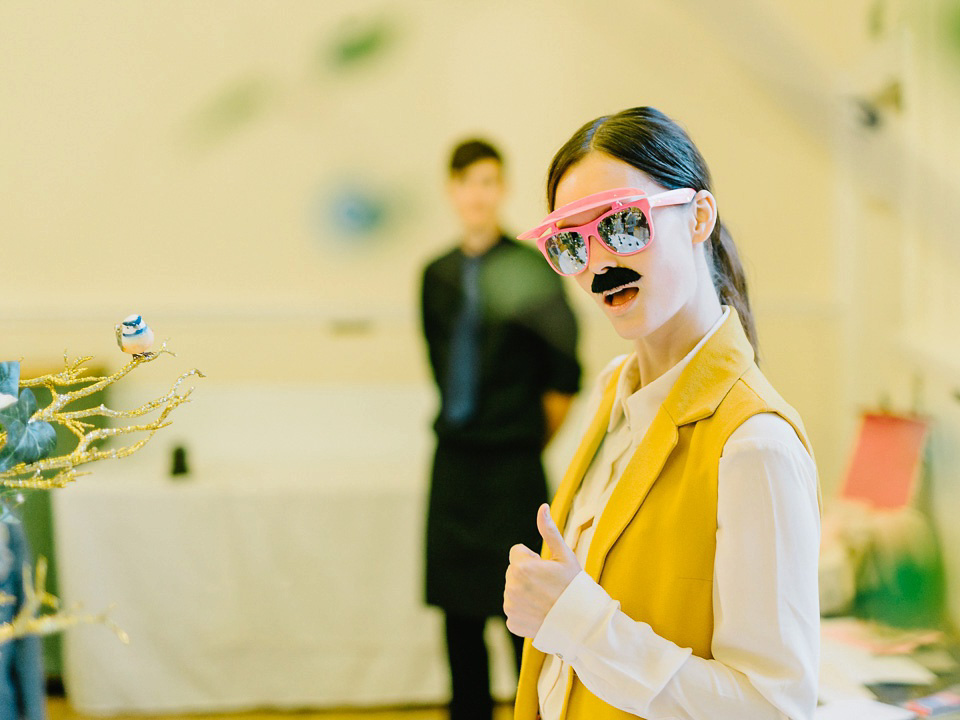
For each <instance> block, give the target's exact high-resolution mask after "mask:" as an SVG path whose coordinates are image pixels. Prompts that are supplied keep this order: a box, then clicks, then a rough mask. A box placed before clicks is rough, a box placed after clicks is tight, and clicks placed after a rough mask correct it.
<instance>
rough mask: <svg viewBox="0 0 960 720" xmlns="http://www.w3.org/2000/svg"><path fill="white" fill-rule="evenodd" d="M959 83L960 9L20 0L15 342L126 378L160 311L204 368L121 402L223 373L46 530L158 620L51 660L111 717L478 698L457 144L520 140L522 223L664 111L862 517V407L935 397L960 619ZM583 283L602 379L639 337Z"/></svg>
mask: <svg viewBox="0 0 960 720" xmlns="http://www.w3.org/2000/svg"><path fill="white" fill-rule="evenodd" d="M958 88H960V2H957V0H847V1H846V2H843V3H836V2H828V1H827V0H805V1H804V2H799V1H798V0H789V1H787V2H783V1H782V0H730V1H729V2H723V3H717V2H713V1H712V0H676V1H675V2H670V3H664V2H660V3H654V2H647V1H646V0H610V1H609V2H606V3H603V5H602V7H601V6H598V5H597V4H596V3H588V2H586V1H585V0H552V1H550V2H547V1H546V0H542V1H541V0H511V1H510V2H502V1H500V0H495V1H490V0H485V1H484V2H480V1H479V0H448V1H447V2H440V1H432V0H393V1H385V0H352V1H351V2H349V3H348V2H309V1H307V0H284V1H283V2H279V3H278V2H264V1H262V0H240V1H238V0H231V1H230V2H227V1H226V0H205V1H204V2H195V1H193V2H187V1H184V0H168V1H167V2H163V3H148V2H121V1H120V0H116V1H108V0H88V1H87V2H80V3H77V2H59V1H52V2H45V3H42V4H37V3H27V2H17V1H13V0H6V1H5V2H0V108H2V110H0V197H2V203H0V237H2V255H0V270H2V276H3V284H2V288H3V297H4V301H3V302H2V303H0V356H2V358H3V359H21V358H22V359H23V365H24V375H25V376H27V375H29V374H31V373H32V374H39V373H40V372H48V371H50V370H51V369H56V368H57V367H58V366H59V365H62V358H63V354H64V351H66V352H67V353H68V354H69V355H70V356H71V357H75V356H77V355H93V356H94V358H95V360H94V361H93V362H94V363H95V364H98V365H99V366H100V367H103V368H105V369H109V370H115V369H116V368H117V367H119V366H120V365H121V364H122V363H123V362H124V360H125V356H123V355H122V354H121V353H120V352H119V351H118V350H117V348H116V344H115V340H114V335H113V326H114V324H116V323H117V322H119V321H120V320H122V319H123V318H124V317H125V316H126V315H128V314H130V313H142V314H143V316H144V318H146V319H147V321H148V322H149V323H150V325H151V326H152V327H153V329H154V330H155V332H156V333H157V336H158V338H161V339H162V338H170V347H171V348H172V349H173V350H175V351H176V352H177V357H176V358H170V359H167V358H162V359H161V360H162V362H156V363H153V364H151V365H150V366H149V367H145V368H144V369H143V371H142V372H138V373H136V377H131V378H129V380H128V382H127V383H126V385H125V386H124V387H122V388H121V387H116V388H113V389H112V390H113V391H114V392H113V394H112V396H111V397H109V398H108V404H111V405H113V406H118V407H132V406H133V405H135V404H137V403H138V402H142V400H143V399H144V398H147V397H152V396H154V395H156V394H158V393H163V392H165V391H166V389H167V388H168V383H169V381H170V380H171V379H172V378H174V377H175V376H176V375H177V374H179V372H182V371H183V370H185V369H188V368H190V367H198V368H200V369H201V370H202V371H203V372H204V373H205V374H206V375H207V376H208V377H207V379H206V380H204V381H202V384H199V385H198V388H197V391H196V393H195V395H194V399H193V401H192V402H191V404H190V405H189V406H185V407H183V408H182V409H180V410H179V411H178V412H177V413H176V417H175V423H174V426H173V427H172V428H170V429H169V430H168V431H165V432H166V434H165V435H160V436H158V437H157V438H156V439H155V441H154V442H153V443H152V444H151V445H150V446H148V447H147V448H146V449H145V450H144V451H143V452H142V453H141V454H139V455H138V456H135V457H134V458H131V459H129V460H126V461H124V462H123V463H120V464H117V465H116V466H109V465H106V464H104V465H103V466H102V467H95V468H94V474H93V475H92V476H91V477H90V478H82V479H81V481H80V482H79V483H78V484H77V485H76V486H74V487H70V488H67V489H65V490H62V491H57V492H56V493H54V498H53V501H54V502H53V503H52V504H53V506H54V507H53V510H52V511H50V510H49V508H48V509H47V511H46V512H47V517H48V520H47V521H45V522H46V523H47V525H48V530H47V531H46V535H47V536H48V537H47V539H46V540H45V539H43V537H41V536H43V535H44V531H43V530H42V529H41V530H34V531H33V532H34V533H35V534H36V535H37V536H38V537H37V538H36V539H35V540H34V541H33V544H34V545H35V546H37V545H41V544H43V543H45V542H55V543H56V547H55V548H51V549H50V550H49V551H48V552H50V553H52V554H53V556H54V557H55V560H56V562H57V566H58V568H57V572H58V576H59V586H60V587H59V591H60V592H61V594H62V595H63V596H64V597H65V598H66V599H68V600H70V601H82V602H83V603H84V604H85V606H88V607H90V608H91V609H97V608H100V607H105V606H107V605H109V604H111V603H116V604H117V608H116V610H115V612H114V616H115V619H116V620H117V622H118V623H119V624H120V625H121V626H123V627H124V628H125V629H126V630H127V631H128V632H130V634H131V636H132V637H133V644H132V645H131V646H130V647H129V648H127V647H124V646H122V645H120V644H119V643H118V642H116V640H115V638H113V637H112V636H111V635H110V633H109V632H107V631H105V630H103V629H102V628H97V627H91V628H81V629H79V630H77V631H75V632H74V633H71V634H70V635H68V636H67V637H66V641H65V647H64V649H63V651H62V657H61V651H60V650H59V649H56V650H54V651H50V652H51V653H52V654H50V656H49V657H48V660H47V662H48V671H49V672H50V673H51V674H53V675H55V676H58V677H63V679H64V682H65V684H66V686H67V693H68V697H70V698H71V699H72V700H73V702H74V705H75V706H76V707H77V708H79V709H80V710H83V711H89V712H96V713H106V714H110V713H117V712H180V711H185V710H199V711H208V712H209V711H216V710H224V709H246V708H249V707H256V706H263V705H273V706H278V707H304V706H311V707H317V706H319V707H324V706H330V707H334V706H344V705H374V706H375V705H397V704H407V703H413V704H428V705H429V704H432V703H440V702H442V701H443V699H444V697H445V693H446V685H445V683H446V679H445V677H444V675H443V673H444V668H443V665H442V663H441V662H440V660H439V657H440V650H439V649H438V648H439V643H440V641H441V636H440V633H439V630H438V628H437V627H436V622H437V620H436V618H435V617H434V616H433V614H432V611H430V610H428V609H426V608H424V607H421V605H420V576H419V574H418V573H420V572H421V557H420V555H421V552H422V545H421V543H422V540H421V538H422V518H423V511H424V504H425V493H426V487H427V478H428V470H429V458H430V450H431V442H432V439H431V435H430V428H429V422H430V418H431V417H432V413H433V412H434V410H435V403H436V399H435V397H434V394H433V393H434V391H433V389H432V385H431V383H430V379H429V374H428V369H427V364H426V356H425V352H424V348H423V341H422V338H421V333H420V326H419V316H418V312H419V309H418V308H419V306H418V302H419V298H418V291H419V280H420V269H421V267H422V266H423V264H424V263H425V262H426V261H427V260H428V259H429V258H431V257H433V256H434V255H436V254H437V253H438V252H439V251H440V250H442V249H444V248H445V247H447V246H449V245H450V244H451V243H452V242H453V240H454V239H455V238H454V236H455V233H456V227H457V226H456V222H455V218H454V216H453V214H452V211H451V210H450V209H449V205H448V203H447V200H446V195H445V189H444V182H445V179H446V162H447V156H448V153H449V151H450V148H451V147H452V146H453V144H454V143H455V142H456V141H458V140H460V139H462V138H464V137H467V136H472V135H481V136H483V137H488V138H490V139H491V140H493V141H494V142H496V143H497V144H498V145H499V146H500V147H501V148H502V149H503V150H504V153H505V157H506V159H507V165H506V171H507V176H508V181H509V185H510V195H509V201H508V203H507V211H506V218H505V221H506V223H507V226H508V227H507V229H508V230H512V231H516V232H519V231H520V230H523V229H526V228H527V227H529V226H532V225H533V224H534V223H535V222H536V221H537V220H539V218H540V217H542V215H543V214H544V212H545V201H544V181H545V175H546V169H547V165H548V163H549V161H550V158H551V157H552V155H553V153H554V151H555V150H556V149H557V148H558V147H559V146H560V145H561V144H562V143H563V142H564V141H565V140H566V139H567V138H568V137H569V136H570V135H571V134H572V132H573V131H574V130H575V129H577V128H578V127H579V126H580V125H581V124H582V123H583V122H585V121H587V120H589V119H592V118H594V117H596V116H598V115H601V114H605V113H610V112H615V111H618V110H620V109H623V108H626V107H630V106H635V105H653V106H656V107H658V108H660V109H662V110H663V111H665V112H666V113H667V114H669V115H671V116H672V117H674V118H676V119H677V120H678V121H680V122H681V124H683V125H684V126H685V127H686V128H687V130H688V131H689V132H690V134H691V135H692V137H693V139H694V141H695V142H696V143H697V144H698V146H699V147H700V149H701V151H702V152H703V154H704V156H705V157H706V159H707V161H708V163H709V164H710V166H711V169H712V172H713V175H714V186H715V190H716V196H717V199H718V203H719V207H720V210H721V215H722V216H723V218H724V221H725V222H726V224H727V225H728V227H729V228H730V230H731V232H732V234H733V236H734V238H735V240H736V241H737V243H738V246H739V248H740V252H741V254H742V256H743V257H744V260H745V264H746V268H747V273H748V278H749V281H750V289H751V298H752V302H753V304H754V307H755V310H756V314H757V318H758V327H759V334H760V344H761V350H762V353H763V355H762V358H761V362H762V367H763V369H764V370H765V372H766V373H767V375H768V376H769V377H770V379H771V380H772V382H773V383H774V385H775V386H776V387H777V388H778V389H779V390H780V392H781V393H782V394H783V395H784V397H785V398H786V399H787V400H788V401H789V402H791V403H792V404H793V405H794V406H795V407H796V408H797V409H798V410H799V412H800V413H801V415H802V417H803V418H804V421H805V422H806V425H807V428H808V430H809V433H810V437H811V439H812V442H813V445H814V448H815V451H816V454H817V459H818V464H819V468H820V473H821V480H822V484H823V490H824V496H825V498H827V499H828V505H829V501H830V499H831V498H833V497H835V496H836V495H837V493H838V492H839V491H840V488H841V487H842V484H843V479H844V477H845V474H846V473H847V471H848V468H849V464H850V460H851V453H852V450H853V447H854V446H855V443H856V440H857V437H858V432H859V431H860V418H861V415H862V413H863V412H864V411H866V410H878V409H879V410H883V411H887V412H891V413H898V414H906V415H912V414H921V415H923V416H925V417H928V418H930V425H929V427H930V432H929V436H928V442H927V443H926V445H925V448H926V449H925V451H924V453H925V455H924V457H925V462H924V468H925V470H924V473H923V481H922V483H921V485H922V492H919V493H918V497H921V500H918V501H917V502H919V503H922V505H923V507H924V508H926V511H927V515H928V517H929V518H930V521H931V523H932V527H933V529H934V531H935V533H936V536H937V538H938V541H939V546H940V548H941V549H942V560H943V568H944V575H943V577H944V578H945V586H944V595H943V597H944V598H945V600H944V601H943V608H944V612H943V616H944V617H945V618H946V619H947V620H948V621H952V622H953V623H956V622H958V621H960V525H958V524H957V523H956V522H955V517H956V515H957V513H958V511H960V450H958V448H960V319H958V315H960V284H958V283H957V282H956V278H957V277H960V243H958V242H957V228H958V227H960V169H958V168H960V143H958V142H957V137H958V132H960V91H958ZM568 294H569V296H570V299H571V301H572V302H573V303H574V305H575V307H576V309H577V312H578V316H579V320H580V324H581V329H582V337H581V343H580V354H581V359H582V361H583V363H584V367H585V378H586V382H589V379H590V378H592V377H593V376H594V375H595V374H596V372H597V371H598V370H599V369H600V368H601V367H602V366H603V365H604V364H605V363H606V362H607V361H608V360H609V359H610V358H611V357H613V356H614V355H616V354H619V353H622V352H626V351H627V350H628V347H627V346H626V345H625V344H624V342H623V341H621V340H620V339H619V338H618V337H617V336H616V335H615V334H614V333H613V331H612V330H611V329H610V327H609V325H608V323H607V322H606V320H605V319H604V318H603V317H601V316H600V314H599V313H597V312H596V311H595V308H594V307H593V304H592V301H591V300H589V298H585V297H581V296H580V295H582V293H579V291H578V290H577V288H576V287H574V285H573V283H570V285H569V286H568ZM579 420H580V418H578V417H577V413H576V408H575V410H574V413H573V417H572V419H571V420H569V421H568V423H567V425H566V427H565V429H564V431H563V432H562V433H561V435H560V436H559V437H558V438H557V439H556V440H555V441H554V443H553V444H552V445H551V447H550V448H549V451H548V466H549V468H550V472H551V479H552V480H553V481H554V482H556V481H558V480H559V473H560V472H561V470H562V468H563V467H564V466H565V463H566V461H567V460H568V458H569V457H570V455H571V454H572V452H573V443H574V442H575V440H576V438H577V435H578V432H579ZM175 445H179V446H182V447H184V448H185V449H186V451H187V457H188V458H189V461H190V463H191V472H190V474H189V479H188V480H186V481H183V482H180V483H174V482H172V481H170V480H169V478H168V474H169V463H170V454H171V451H172V449H173V447H174V446H175ZM39 512H40V515H41V516H42V514H43V512H42V511H39ZM43 522H44V521H43V520H42V518H41V519H40V520H37V521H36V523H37V524H40V525H42V524H43ZM28 529H30V528H28ZM386 555H393V557H385V556H386ZM936 592H937V593H939V590H937V591H936ZM938 597H939V595H938ZM367 598H374V599H375V602H373V604H370V603H367ZM314 603H320V605H319V606H317V605H314ZM365 603H366V604H365ZM403 633H407V637H406V638H404V637H403ZM385 637H387V638H391V640H389V641H388V642H386V643H385V646H384V643H383V638H385ZM393 638H396V639H395V640H394V639H393ZM503 645H504V647H506V640H505V639H503ZM411 649H412V650H413V654H412V655H411V654H410V653H411ZM504 653H506V650H504ZM224 658H226V659H228V660H223V659H224ZM224 661H229V662H232V663H235V664H236V667H235V668H233V669H231V670H229V671H226V670H223V669H222V666H220V665H219V664H218V663H220V662H224ZM378 671H379V672H380V673H381V675H377V674H376V672H378ZM511 672H512V670H510V669H509V667H508V666H506V665H503V664H502V663H500V664H499V665H497V667H495V674H496V678H495V685H496V686H497V687H498V688H499V690H498V692H499V694H500V696H501V697H503V698H508V697H509V696H510V693H511V692H512V686H511V684H512V683H513V682H514V680H513V678H512V677H511V676H510V673H511ZM227 676H229V677H227ZM384 676H386V677H388V680H383V677H384ZM357 685H359V687H357Z"/></svg>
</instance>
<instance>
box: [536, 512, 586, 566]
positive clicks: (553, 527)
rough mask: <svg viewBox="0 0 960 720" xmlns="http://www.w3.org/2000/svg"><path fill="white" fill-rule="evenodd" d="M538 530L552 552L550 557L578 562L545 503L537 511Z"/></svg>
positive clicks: (562, 560)
mask: <svg viewBox="0 0 960 720" xmlns="http://www.w3.org/2000/svg"><path fill="white" fill-rule="evenodd" d="M537 530H539V531H540V537H542V538H543V544H544V545H546V546H547V548H549V550H550V555H551V556H552V557H553V558H554V559H555V560H559V561H561V562H564V561H567V560H571V559H573V560H576V556H575V555H574V554H573V550H571V549H570V547H569V546H568V545H567V543H566V542H565V541H564V539H563V535H561V534H560V530H559V529H557V524H556V523H555V522H554V521H553V517H552V516H551V515H550V506H549V505H547V504H546V503H544V504H543V505H541V506H540V509H539V510H538V511H537Z"/></svg>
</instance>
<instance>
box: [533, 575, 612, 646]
mask: <svg viewBox="0 0 960 720" xmlns="http://www.w3.org/2000/svg"><path fill="white" fill-rule="evenodd" d="M619 609H620V603H619V602H617V601H616V600H613V599H612V598H611V597H610V596H609V595H608V594H607V591H606V590H604V589H603V588H602V587H600V586H599V585H598V584H597V583H596V582H595V581H594V580H593V578H591V577H590V576H589V575H588V574H587V573H586V572H585V571H584V570H581V571H580V572H579V573H577V575H576V576H575V577H574V578H573V580H571V581H570V584H569V585H567V587H566V589H565V590H564V591H563V592H562V593H560V597H558V598H557V601H556V602H555V603H554V604H553V607H552V608H550V611H549V612H548V613H547V616H546V617H545V618H544V619H543V624H542V625H541V626H540V630H539V631H537V635H536V637H534V638H533V646H534V647H535V648H536V649H537V650H539V651H540V652H543V653H549V654H553V655H556V656H557V657H559V658H560V659H561V660H565V661H567V662H568V663H569V662H573V659H574V657H576V654H577V649H578V648H579V647H580V646H581V645H582V644H583V642H584V640H585V639H586V638H587V636H588V635H589V634H590V632H591V631H592V630H593V629H594V628H595V627H596V626H597V624H598V623H599V622H601V621H602V620H603V618H604V617H608V616H609V615H610V614H611V611H612V612H616V611H617V610H619Z"/></svg>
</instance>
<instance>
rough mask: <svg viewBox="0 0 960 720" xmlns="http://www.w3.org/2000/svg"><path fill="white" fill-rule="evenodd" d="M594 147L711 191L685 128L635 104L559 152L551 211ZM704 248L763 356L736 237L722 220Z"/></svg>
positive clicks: (658, 175)
mask: <svg viewBox="0 0 960 720" xmlns="http://www.w3.org/2000/svg"><path fill="white" fill-rule="evenodd" d="M592 151H599V152H602V153H606V154H607V155H610V156H612V157H615V158H617V159H618V160H622V161H623V162H625V163H627V164H629V165H632V166H633V167H635V168H637V169H638V170H640V171H642V172H644V173H646V174H647V175H649V176H650V177H651V178H652V179H653V180H654V181H656V182H657V183H658V184H660V185H662V186H663V187H665V188H667V189H671V190H672V189H675V188H693V189H694V190H710V170H709V169H708V168H707V163H706V162H705V161H704V159H703V156H702V155H701V154H700V151H699V150H697V147H696V145H694V144H693V141H692V140H691V139H690V136H689V135H687V133H686V132H685V131H684V130H683V128H681V127H680V126H679V125H677V123H675V122H674V121H673V120H671V119H670V118H669V117H667V116H666V115H664V114H663V113H662V112H660V111H659V110H657V109H656V108H652V107H636V108H630V109H629V110H623V111H622V112H618V113H617V114H616V115H605V116H603V117H599V118H597V119H596V120H591V121H590V122H588V123H587V124H586V125H584V126H583V127H581V128H580V129H579V130H578V131H577V132H576V133H574V135H573V137H571V138H570V139H569V140H568V141H567V142H566V144H565V145H564V146H563V147H562V148H560V149H559V150H558V151H557V154H556V155H554V157H553V162H551V163H550V170H549V172H548V174H547V206H548V207H549V208H550V210H551V212H552V211H553V209H554V205H555V201H556V196H557V185H558V184H559V182H560V179H561V178H562V177H563V175H564V174H565V173H566V172H567V170H569V169H570V168H571V167H572V166H573V165H574V164H576V163H577V162H579V161H580V160H581V159H583V157H584V156H585V155H586V154H587V153H589V152H592ZM706 246H707V247H706V248H705V251H706V252H707V257H708V260H709V262H710V267H711V275H712V279H713V286H714V288H715V289H716V291H717V296H718V297H719V298H720V302H721V303H722V304H724V305H729V306H730V307H732V308H734V309H735V310H736V311H737V314H738V315H739V316H740V322H741V324H742V325H743V329H744V332H746V334H747V338H748V339H749V340H750V344H751V345H752V346H753V352H754V355H755V356H756V357H757V358H759V356H760V347H759V344H758V342H757V328H756V325H755V324H754V320H753V312H751V310H750V300H749V299H748V297H747V281H746V277H745V275H744V272H743V265H742V264H741V263H740V256H739V254H738V253H737V248H736V245H734V243H733V238H732V237H730V234H729V233H728V232H727V229H726V228H725V227H724V226H723V224H722V223H721V222H720V219H719V218H717V224H716V226H715V227H714V229H713V233H712V234H711V236H710V238H709V239H708V240H707V243H706Z"/></svg>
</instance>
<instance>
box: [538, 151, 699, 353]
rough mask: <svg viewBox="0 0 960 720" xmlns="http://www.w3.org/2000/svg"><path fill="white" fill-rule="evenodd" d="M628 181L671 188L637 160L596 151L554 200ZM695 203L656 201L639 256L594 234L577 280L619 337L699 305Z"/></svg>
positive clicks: (652, 328) (649, 188)
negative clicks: (649, 238)
mask: <svg viewBox="0 0 960 720" xmlns="http://www.w3.org/2000/svg"><path fill="white" fill-rule="evenodd" d="M623 187H633V188H639V189H641V190H645V191H646V192H647V194H648V195H653V194H655V193H659V192H663V191H664V190H666V188H664V187H662V186H660V185H658V184H657V183H656V182H654V181H653V180H652V179H651V178H650V177H649V176H648V175H646V174H645V173H643V172H642V171H640V170H638V169H637V168H635V167H633V166H632V165H629V164H627V163H625V162H623V161H621V160H617V159H616V158H614V157H612V156H611V155H607V154H606V153H602V152H591V153H590V154H588V155H586V156H585V157H584V158H583V159H582V160H580V161H579V162H578V163H577V164H575V165H573V166H571V167H570V169H569V170H567V172H566V173H565V174H564V175H563V177H562V178H561V179H560V182H559V183H558V185H557V192H556V199H555V203H554V207H556V208H559V207H562V206H563V205H567V204H568V203H571V202H574V201H575V200H579V199H580V198H582V197H585V196H587V195H592V194H594V193H599V192H603V191H605V190H613V189H615V188H623ZM698 197H700V196H699V195H698ZM696 205H697V201H696V199H695V200H694V201H693V202H691V203H689V204H687V205H679V206H673V207H660V208H654V209H653V210H652V211H651V212H652V216H651V221H652V224H653V228H654V239H653V242H651V243H650V245H648V246H647V247H646V248H645V249H644V250H643V251H641V252H639V253H637V254H636V255H626V256H621V255H614V254H613V253H612V252H610V251H609V250H607V248H606V247H605V246H604V245H603V244H602V243H600V242H599V241H598V240H597V238H596V237H594V236H591V237H590V238H589V240H588V242H589V243H590V261H589V264H588V265H587V268H586V270H584V271H583V272H582V273H580V274H579V275H577V276H576V280H577V283H578V284H579V285H580V287H581V288H583V290H584V292H586V293H588V294H589V295H591V296H592V297H593V299H594V300H595V301H596V303H597V305H598V306H599V307H600V308H601V310H602V311H603V312H604V313H605V314H606V316H607V317H608V318H609V319H610V322H611V323H613V327H614V329H615V330H616V331H617V333H619V334H620V336H621V337H623V338H625V339H628V340H640V339H643V338H646V337H648V336H650V335H651V334H653V333H654V332H656V331H657V330H660V329H661V328H665V327H669V325H670V321H671V319H673V318H674V317H676V316H677V315H678V313H680V312H681V311H682V310H683V309H684V308H685V307H688V308H690V309H693V307H694V306H695V304H696V302H697V298H696V296H697V287H698V282H702V280H701V279H700V277H699V276H700V275H702V274H703V273H702V270H701V271H700V272H698V268H697V263H696V255H697V253H698V252H700V251H699V250H698V245H697V243H698V242H699V241H700V240H701V239H702V238H700V234H701V233H699V232H698V226H697V212H696V207H695V206H696ZM607 210H609V207H600V208H596V209H595V210H587V211H585V212H583V213H581V214H579V215H574V216H572V217H570V218H567V219H566V220H564V221H563V222H562V223H560V225H561V226H563V227H570V226H573V225H582V224H584V223H587V222H590V221H591V220H594V219H595V218H597V217H599V216H600V215H602V214H603V213H605V212H607ZM711 228H712V225H711ZM700 230H701V231H702V228H701V229H700ZM701 264H702V263H701ZM707 280H708V281H709V277H708V278H707Z"/></svg>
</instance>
